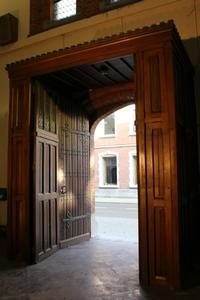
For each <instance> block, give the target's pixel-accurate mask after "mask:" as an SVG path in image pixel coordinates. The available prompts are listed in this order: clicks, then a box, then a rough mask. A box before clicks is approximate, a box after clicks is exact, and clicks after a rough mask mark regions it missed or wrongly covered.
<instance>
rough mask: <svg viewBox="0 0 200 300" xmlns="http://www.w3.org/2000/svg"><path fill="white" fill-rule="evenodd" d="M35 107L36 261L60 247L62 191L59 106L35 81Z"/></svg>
mask: <svg viewBox="0 0 200 300" xmlns="http://www.w3.org/2000/svg"><path fill="white" fill-rule="evenodd" d="M33 99H34V102H35V110H36V118H35V122H36V124H35V125H36V128H35V138H34V145H35V184H34V185H35V187H34V188H35V198H34V201H33V202H34V204H33V206H34V214H35V215H34V226H33V227H34V229H33V230H34V234H35V242H34V260H35V261H36V262H37V261H40V260H42V259H44V258H45V257H47V256H49V255H50V254H52V253H54V252H55V251H56V250H57V249H58V247H59V227H58V225H59V219H58V216H59V214H58V206H59V194H58V184H57V169H58V135H57V124H56V123H57V109H56V103H55V100H53V99H52V98H51V97H50V96H49V93H48V92H47V91H46V90H45V89H44V87H43V86H42V85H41V84H39V83H38V82H34V83H33Z"/></svg>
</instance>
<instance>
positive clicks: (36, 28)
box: [30, 0, 52, 34]
mask: <svg viewBox="0 0 200 300" xmlns="http://www.w3.org/2000/svg"><path fill="white" fill-rule="evenodd" d="M51 10H52V2H51V0H40V1H38V0H30V34H35V33H38V32H40V31H42V30H43V24H44V22H45V21H48V20H50V18H51Z"/></svg>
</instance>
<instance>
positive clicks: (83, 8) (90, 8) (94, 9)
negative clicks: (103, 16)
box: [77, 0, 100, 18]
mask: <svg viewBox="0 0 200 300" xmlns="http://www.w3.org/2000/svg"><path fill="white" fill-rule="evenodd" d="M99 2H100V1H99V0H77V14H78V15H80V16H81V17H83V18H86V17H90V16H92V15H94V14H96V13H98V12H99Z"/></svg>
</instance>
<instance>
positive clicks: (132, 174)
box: [129, 151, 137, 187]
mask: <svg viewBox="0 0 200 300" xmlns="http://www.w3.org/2000/svg"><path fill="white" fill-rule="evenodd" d="M129 186H130V187H136V186H137V155H136V152H135V151H131V152H129Z"/></svg>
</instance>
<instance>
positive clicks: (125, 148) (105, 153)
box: [94, 104, 137, 202]
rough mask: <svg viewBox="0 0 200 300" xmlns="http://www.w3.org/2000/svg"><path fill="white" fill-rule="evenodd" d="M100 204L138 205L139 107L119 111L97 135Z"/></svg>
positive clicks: (106, 119) (100, 127)
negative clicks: (137, 147)
mask: <svg viewBox="0 0 200 300" xmlns="http://www.w3.org/2000/svg"><path fill="white" fill-rule="evenodd" d="M94 156H95V188H96V201H104V200H107V201H122V202H126V201H128V202H137V149H136V121H135V105H134V104H133V105H129V106H127V107H125V108H122V109H120V110H117V111H115V112H114V113H112V114H111V115H109V116H107V117H106V118H105V119H103V120H102V121H100V123H99V124H98V125H97V128H96V130H95V134H94Z"/></svg>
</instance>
